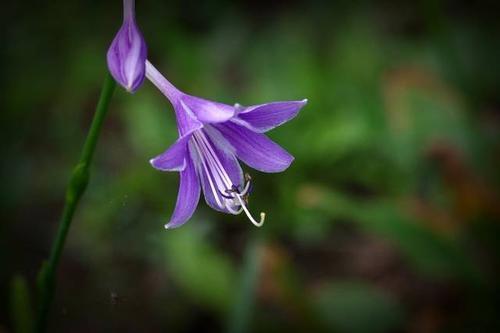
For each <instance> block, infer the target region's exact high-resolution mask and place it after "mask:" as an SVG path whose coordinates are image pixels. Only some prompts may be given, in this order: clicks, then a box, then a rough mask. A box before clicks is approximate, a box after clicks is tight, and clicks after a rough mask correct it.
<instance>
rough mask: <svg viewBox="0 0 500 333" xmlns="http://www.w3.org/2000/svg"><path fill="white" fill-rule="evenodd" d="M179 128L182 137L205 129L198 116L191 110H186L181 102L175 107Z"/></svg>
mask: <svg viewBox="0 0 500 333" xmlns="http://www.w3.org/2000/svg"><path fill="white" fill-rule="evenodd" d="M174 110H175V118H176V120H177V127H178V129H179V134H180V135H181V136H188V135H189V134H191V133H193V132H194V131H196V130H198V129H200V128H203V123H201V122H200V121H199V120H198V119H197V118H196V116H195V115H194V114H193V112H191V111H190V110H189V109H184V108H183V107H182V106H181V105H180V103H179V102H177V104H176V105H175V106H174Z"/></svg>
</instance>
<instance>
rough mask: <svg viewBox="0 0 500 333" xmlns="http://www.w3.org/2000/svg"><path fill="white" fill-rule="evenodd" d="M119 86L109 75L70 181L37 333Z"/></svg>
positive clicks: (46, 269) (42, 276) (42, 281)
mask: <svg viewBox="0 0 500 333" xmlns="http://www.w3.org/2000/svg"><path fill="white" fill-rule="evenodd" d="M115 87H116V83H115V81H114V80H113V78H112V77H111V75H110V74H107V76H106V78H105V80H104V84H103V87H102V90H101V96H100V97H99V102H98V103H97V107H96V110H95V114H94V118H93V119H92V124H91V125H90V129H89V132H88V134H87V138H86V140H85V143H84V145H83V150H82V153H81V156H80V161H79V162H78V164H77V165H76V166H75V168H74V170H73V173H72V175H71V178H70V181H69V183H68V186H67V188H66V199H65V203H64V209H63V213H62V217H61V222H60V224H59V227H58V230H57V234H56V238H55V241H54V243H53V245H52V249H51V251H50V257H49V259H48V261H46V262H44V264H43V266H42V269H41V270H40V273H39V280H38V290H39V302H40V303H39V307H38V316H37V325H36V328H37V332H45V331H46V329H47V315H48V312H49V309H50V304H51V302H52V299H53V296H54V289H55V273H56V269H57V265H58V264H59V259H60V258H61V253H62V251H63V249H64V242H65V241H66V236H67V234H68V230H69V227H70V226H71V221H72V219H73V215H74V213H75V210H76V207H77V205H78V202H79V201H80V198H81V197H82V195H83V193H84V192H85V189H86V188H87V184H88V181H89V167H90V165H91V163H92V157H93V155H94V151H95V147H96V144H97V140H98V139H99V134H100V132H101V128H102V124H103V122H104V118H105V117H106V113H107V111H108V107H109V103H110V101H111V97H112V96H113V92H114V91H115Z"/></svg>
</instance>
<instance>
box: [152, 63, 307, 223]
mask: <svg viewBox="0 0 500 333" xmlns="http://www.w3.org/2000/svg"><path fill="white" fill-rule="evenodd" d="M146 76H147V78H148V79H149V80H150V81H151V82H152V83H153V84H154V85H156V87H158V89H160V91H161V92H162V93H163V94H164V95H165V96H166V97H167V98H168V99H169V100H170V102H171V103H172V105H173V107H174V110H175V114H176V118H177V124H178V128H179V139H178V140H177V141H176V142H175V143H174V144H173V145H172V146H171V147H170V148H168V149H167V150H166V151H165V152H164V153H163V154H161V155H159V156H157V157H155V158H153V159H152V160H151V161H150V162H151V165H152V166H153V167H154V168H156V169H158V170H162V171H178V172H180V177H181V179H180V188H179V194H178V197H177V204H176V207H175V210H174V213H173V215H172V217H171V219H170V221H169V223H168V224H166V225H165V228H167V229H168V228H175V227H179V226H181V225H182V224H184V223H185V222H186V221H187V220H188V219H189V218H190V217H191V216H192V215H193V212H194V210H195V209H196V206H197V205H198V201H199V197H200V190H201V189H203V193H204V195H205V200H206V202H207V204H208V205H209V206H210V207H212V208H213V209H215V210H218V211H221V212H224V213H229V214H239V213H241V212H245V213H246V215H247V216H248V218H249V219H250V221H251V222H252V223H253V224H255V225H256V226H261V225H262V224H263V222H264V218H265V214H264V213H261V216H260V221H256V220H255V219H254V218H253V217H252V215H251V214H250V212H249V211H248V208H247V204H248V195H249V194H250V190H251V187H250V176H248V175H244V174H243V171H242V170H241V167H240V164H239V162H238V159H239V160H241V161H243V162H244V163H245V164H247V165H248V166H250V167H252V168H254V169H257V170H259V171H263V172H280V171H283V170H285V169H286V168H288V166H289V165H290V163H292V161H293V156H292V155H290V154H289V153H288V152H286V151H285V150H284V149H283V148H281V147H280V146H278V145H277V144H276V143H274V142H273V141H271V140H270V139H269V138H268V137H267V136H266V135H264V134H262V133H264V132H266V131H268V130H270V129H272V128H274V127H276V126H279V125H281V124H283V123H284V122H286V121H288V120H290V119H292V118H293V117H295V116H296V115H297V113H298V112H299V110H300V109H301V108H302V107H303V106H304V105H305V104H306V103H307V100H302V101H289V102H273V103H267V104H261V105H254V106H250V107H242V106H240V105H235V106H230V105H226V104H222V103H217V102H212V101H208V100H205V99H201V98H198V97H194V96H190V95H187V94H185V93H183V92H181V91H179V90H178V89H177V88H175V87H174V86H173V85H172V84H171V83H170V82H168V81H167V79H165V78H164V77H163V76H162V75H161V74H160V73H159V72H158V71H157V70H156V68H154V67H153V65H151V63H150V62H149V61H146Z"/></svg>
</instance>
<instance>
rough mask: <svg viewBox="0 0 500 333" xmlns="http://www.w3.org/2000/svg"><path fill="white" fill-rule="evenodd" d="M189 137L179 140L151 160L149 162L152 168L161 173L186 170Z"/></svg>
mask: <svg viewBox="0 0 500 333" xmlns="http://www.w3.org/2000/svg"><path fill="white" fill-rule="evenodd" d="M190 137H191V136H190V135H188V136H184V137H181V138H179V139H178V140H177V141H176V142H175V143H174V144H173V145H171V146H170V147H169V148H168V149H167V150H166V151H165V152H164V153H162V154H160V155H158V156H156V157H155V158H152V159H151V160H150V161H149V162H150V163H151V165H152V166H153V168H155V169H158V170H161V171H182V170H184V169H185V168H186V153H187V151H186V148H187V142H188V140H189V138H190Z"/></svg>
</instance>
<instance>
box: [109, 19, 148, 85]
mask: <svg viewBox="0 0 500 333" xmlns="http://www.w3.org/2000/svg"><path fill="white" fill-rule="evenodd" d="M146 58H147V48H146V42H145V41H144V37H143V36H142V33H141V31H140V30H139V28H138V27H137V25H136V23H135V19H134V18H133V15H129V16H127V17H125V19H124V21H123V25H122V26H121V28H120V30H119V31H118V33H117V34H116V36H115V38H114V39H113V42H112V43H111V46H110V47H109V49H108V53H107V62H108V68H109V71H110V73H111V75H112V76H113V78H114V79H115V80H116V82H118V83H119V84H120V85H122V86H123V87H124V88H125V89H126V90H127V91H129V92H135V91H136V90H137V89H138V88H139V87H140V85H141V84H142V82H143V81H144V77H145V66H146V64H145V62H146Z"/></svg>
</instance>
